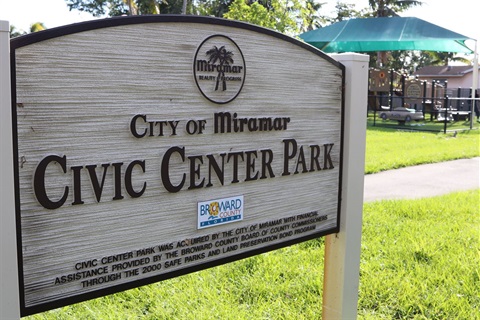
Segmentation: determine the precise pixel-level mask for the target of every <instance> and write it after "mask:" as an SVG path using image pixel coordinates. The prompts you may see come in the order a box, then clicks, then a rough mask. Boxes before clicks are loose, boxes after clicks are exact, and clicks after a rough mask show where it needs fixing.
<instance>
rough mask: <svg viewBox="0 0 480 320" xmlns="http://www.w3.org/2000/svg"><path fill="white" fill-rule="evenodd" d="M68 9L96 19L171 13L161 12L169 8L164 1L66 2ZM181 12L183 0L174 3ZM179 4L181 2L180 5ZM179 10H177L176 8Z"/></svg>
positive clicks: (96, 0) (78, 0)
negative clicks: (106, 16) (85, 13)
mask: <svg viewBox="0 0 480 320" xmlns="http://www.w3.org/2000/svg"><path fill="white" fill-rule="evenodd" d="M65 1H66V2H67V6H68V8H69V9H70V11H71V10H78V11H83V12H88V13H90V14H92V15H93V16H94V17H100V16H104V15H109V16H121V15H139V14H159V13H170V12H161V10H162V6H163V8H166V6H167V8H170V7H171V5H170V6H169V7H168V3H167V2H166V1H163V0H65ZM174 2H175V3H176V4H177V6H179V7H180V9H178V13H180V12H181V7H182V4H183V2H182V0H180V1H174ZM178 2H180V3H179V4H178ZM176 9H177V8H176Z"/></svg>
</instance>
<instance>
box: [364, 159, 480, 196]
mask: <svg viewBox="0 0 480 320" xmlns="http://www.w3.org/2000/svg"><path fill="white" fill-rule="evenodd" d="M478 188H480V158H478V157H477V158H473V159H461V160H453V161H447V162H441V163H434V164H424V165H419V166H414V167H407V168H401V169H396V170H389V171H384V172H380V173H375V174H368V175H365V183H364V195H363V201H364V202H370V201H377V200H387V199H416V198H424V197H433V196H436V195H442V194H447V193H451V192H455V191H463V190H471V189H478Z"/></svg>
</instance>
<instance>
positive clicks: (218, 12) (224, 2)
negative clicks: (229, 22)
mask: <svg viewBox="0 0 480 320" xmlns="http://www.w3.org/2000/svg"><path fill="white" fill-rule="evenodd" d="M232 2H233V0H197V1H196V2H195V3H196V6H195V8H194V10H195V14H198V15H201V16H212V17H223V16H224V15H225V13H227V12H228V8H229V7H230V5H231V4H232Z"/></svg>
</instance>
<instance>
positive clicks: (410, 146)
mask: <svg viewBox="0 0 480 320" xmlns="http://www.w3.org/2000/svg"><path fill="white" fill-rule="evenodd" d="M479 153H480V150H479V132H478V130H474V131H470V132H465V133H460V132H459V133H458V134H457V135H456V137H453V135H451V134H447V135H444V134H436V133H425V132H405V131H392V130H387V129H379V128H369V130H368V132H367V159H366V172H367V173H371V172H377V171H381V170H387V169H391V168H399V167H405V166H409V165H414V164H420V163H428V162H438V161H445V160H451V159H458V158H470V157H475V156H479ZM479 225H480V190H474V191H469V192H459V193H454V194H450V195H446V196H441V197H434V198H426V199H419V200H402V201H381V202H373V203H366V204H365V205H364V219H363V235H362V253H361V264H360V292H359V305H358V310H359V311H358V313H359V319H465V320H470V319H480V317H479V315H480V269H479V266H480V251H479V248H480V234H479V229H478V228H479ZM323 255H324V242H323V238H320V239H316V240H311V241H307V242H304V243H301V244H297V245H294V246H290V247H287V248H283V249H280V250H277V251H273V252H269V253H266V254H262V255H258V256H254V257H251V258H248V259H244V260H240V261H236V262H233V263H230V264H226V265H223V266H219V267H215V268H211V269H207V270H203V271H200V272H196V273H193V274H189V275H186V276H182V277H178V278H174V279H170V280H166V281H163V282H159V283H155V284H151V285H148V286H143V287H140V288H136V289H132V290H128V291H124V292H121V293H117V294H114V295H109V296H106V297H102V298H98V299H94V300H90V301H87V302H83V303H78V304H75V305H72V306H67V307H63V308H60V309H55V310H51V311H48V312H44V313H41V314H37V315H34V316H31V317H28V318H27V319H49V320H51V319H82V320H83V319H92V320H93V319H95V320H97V319H112V320H117V319H172V320H173V319H199V320H201V319H232V320H233V319H235V320H236V319H255V320H256V319H305V320H310V319H320V318H321V312H322V286H323Z"/></svg>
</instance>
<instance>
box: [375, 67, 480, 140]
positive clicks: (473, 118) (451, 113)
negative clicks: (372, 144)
mask: <svg viewBox="0 0 480 320" xmlns="http://www.w3.org/2000/svg"><path fill="white" fill-rule="evenodd" d="M479 109H480V98H479V96H478V91H477V93H476V96H475V97H473V98H472V96H471V89H468V88H448V83H447V82H442V83H440V82H438V81H432V82H427V81H421V80H418V79H412V78H410V77H408V76H406V75H402V74H399V73H397V72H395V71H393V70H390V71H382V70H370V78H369V95H368V114H367V116H368V121H369V124H371V125H373V126H386V127H400V128H406V127H408V128H409V129H411V130H422V131H443V132H444V133H446V132H447V131H449V130H470V129H474V128H478V119H479V117H480V110H479Z"/></svg>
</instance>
